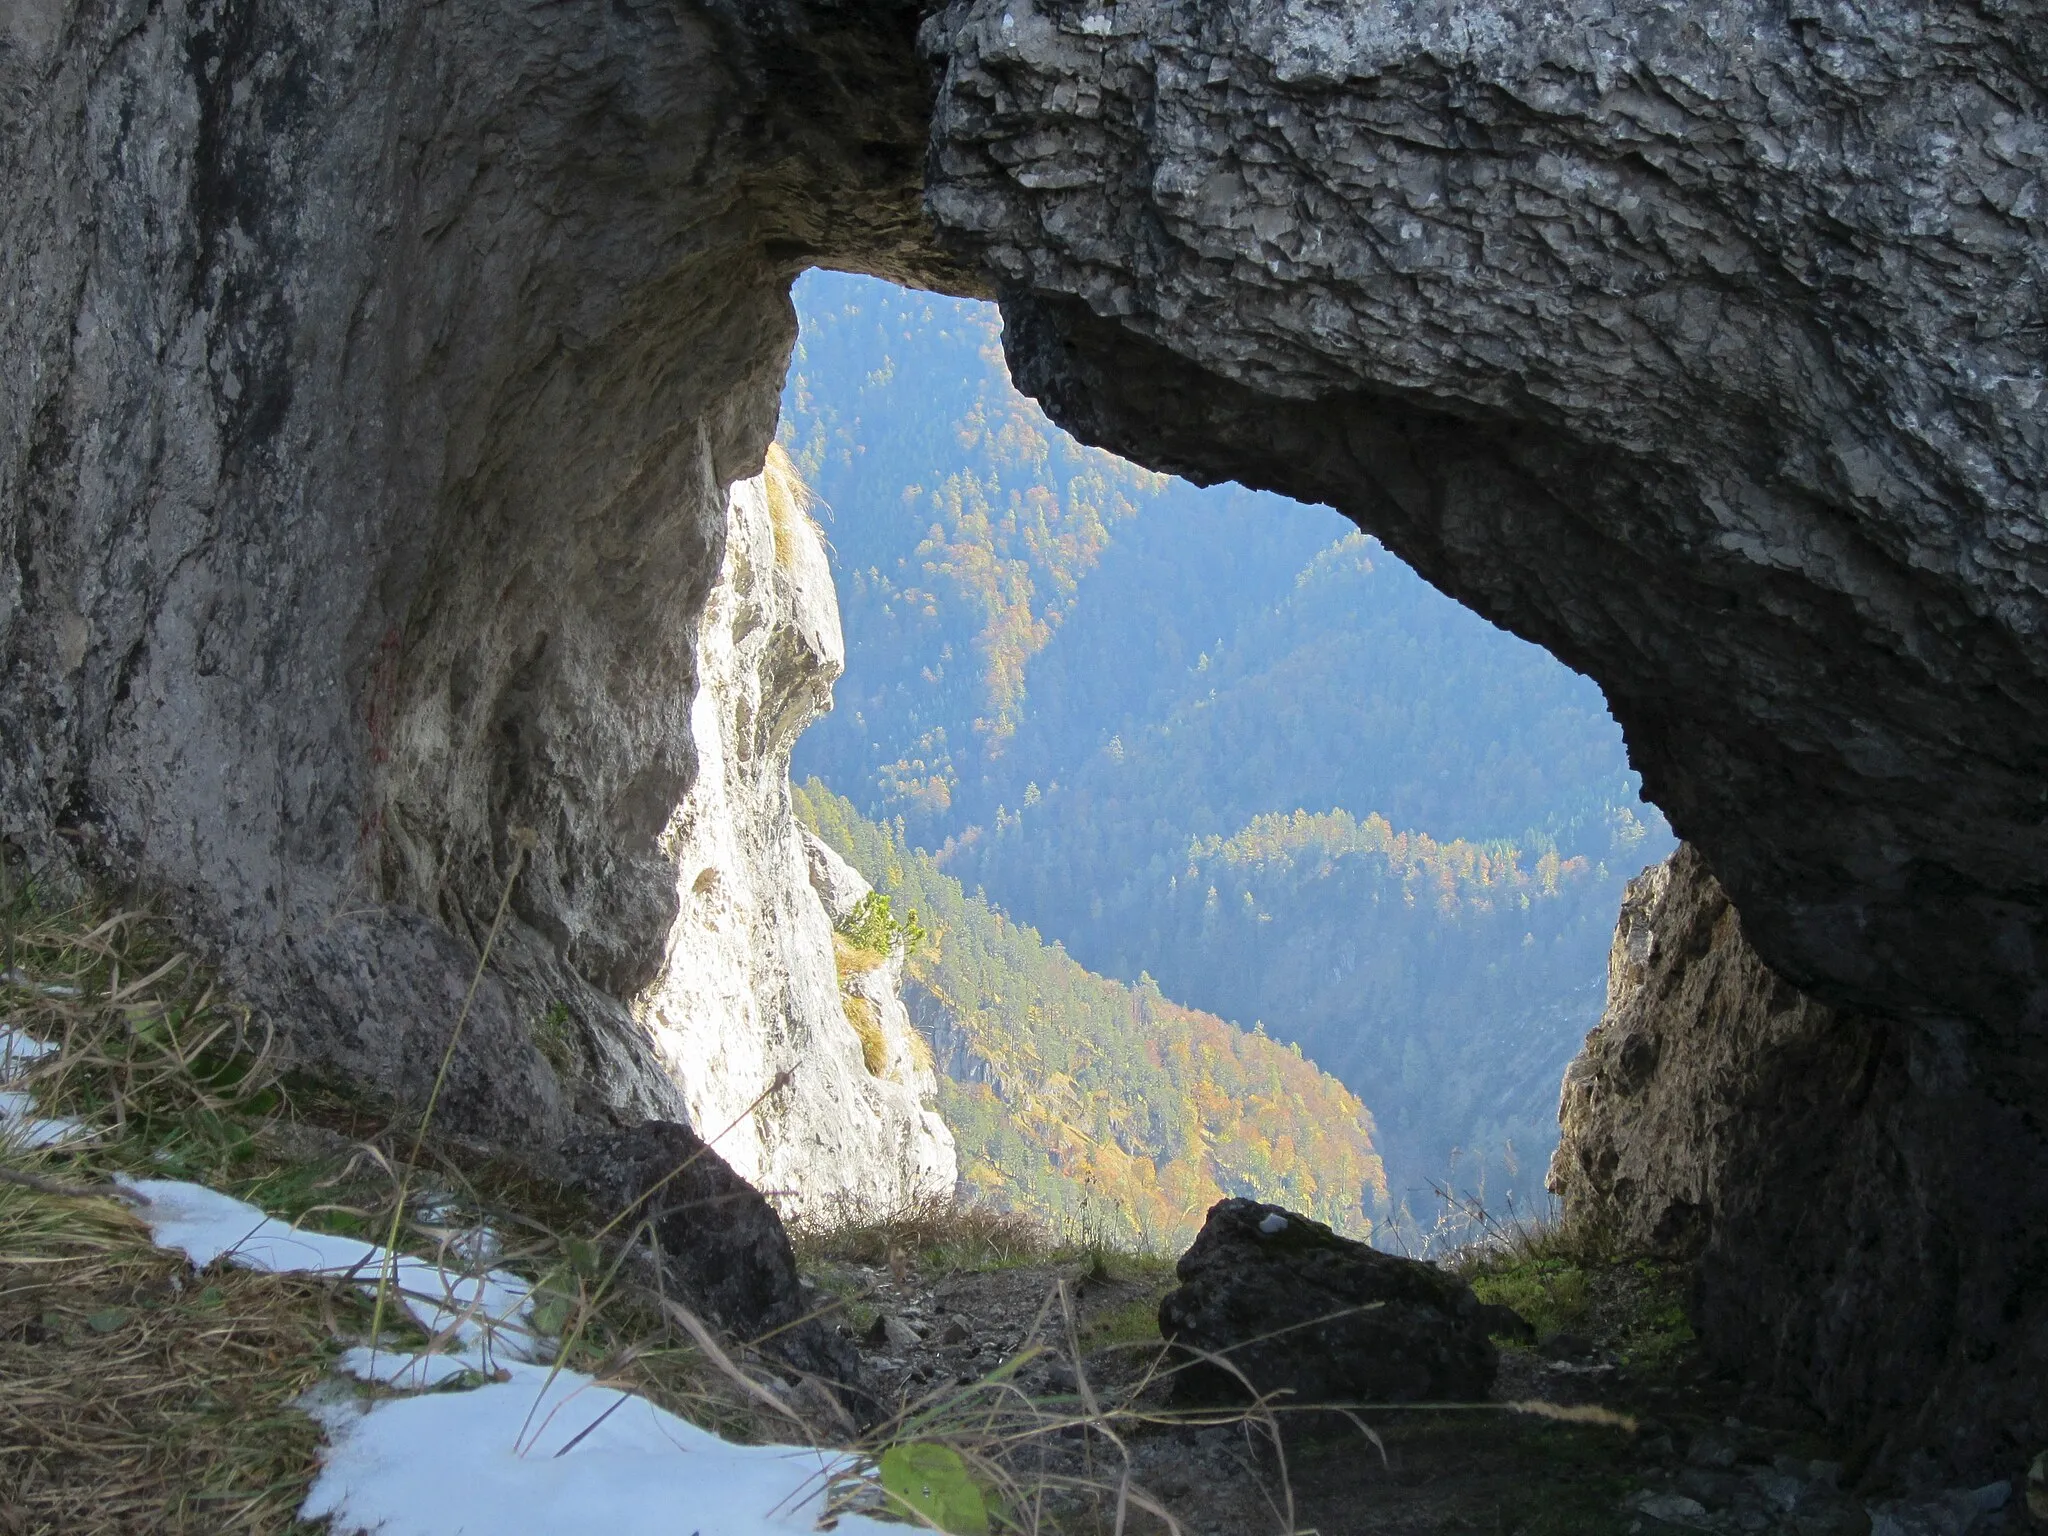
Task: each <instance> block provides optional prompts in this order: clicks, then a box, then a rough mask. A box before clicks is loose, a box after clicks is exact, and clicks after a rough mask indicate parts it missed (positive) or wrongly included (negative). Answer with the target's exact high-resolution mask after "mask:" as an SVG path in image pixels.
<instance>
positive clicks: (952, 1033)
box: [796, 779, 1387, 1248]
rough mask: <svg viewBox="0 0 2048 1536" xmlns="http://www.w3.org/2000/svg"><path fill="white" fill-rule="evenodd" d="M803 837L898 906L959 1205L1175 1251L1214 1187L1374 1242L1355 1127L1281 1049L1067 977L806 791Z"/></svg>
mask: <svg viewBox="0 0 2048 1536" xmlns="http://www.w3.org/2000/svg"><path fill="white" fill-rule="evenodd" d="M796 804H797V813H798V815H799V816H800V817H801V818H802V819H803V821H804V822H805V824H806V825H807V826H809V827H810V829H811V830H812V831H814V832H816V833H817V834H818V835H819V836H820V837H822V838H823V839H824V840H825V841H826V842H828V843H830V844H831V845H832V846H833V847H834V848H835V849H837V850H838V851H839V853H840V854H841V855H842V856H843V857H845V858H846V859H847V861H848V862H849V863H851V864H853V865H854V867H855V868H857V869H859V870H861V871H862V872H863V873H864V874H866V875H868V876H869V877H870V878H871V879H872V880H874V881H875V882H876V884H877V886H878V888H879V889H880V890H881V891H882V892H883V893H884V894H886V895H887V896H888V897H889V898H890V900H891V903H892V905H893V907H894V908H895V909H896V910H899V911H906V912H915V913H916V914H917V921H918V924H919V925H920V927H921V928H922V929H923V930H924V933H925V938H924V941H923V942H922V943H921V944H919V945H918V946H916V947H915V948H914V949H913V951H912V952H911V954H910V955H909V957H908V961H907V964H906V967H905V971H906V975H905V985H904V992H905V1000H906V1001H907V1002H908V1003H909V1005H910V1009H911V1014H912V1017H913V1018H914V1019H915V1020H916V1021H917V1023H918V1024H919V1026H920V1027H921V1028H922V1029H924V1030H925V1031H926V1032H927V1033H928V1034H929V1035H930V1037H931V1039H932V1041H933V1045H934V1049H935V1052H936V1054H937V1057H938V1060H939V1065H940V1067H941V1068H942V1073H941V1078H940V1098H939V1108H940V1113H941V1114H942V1115H943V1116H944V1117H945V1120H946V1123H947V1124H948V1125H949V1126H951V1127H952V1129H953V1134H954V1136H955V1138H956V1139H957V1141H958V1143H959V1149H960V1163H961V1172H962V1176H963V1177H964V1179H965V1180H966V1182H967V1184H968V1186H969V1188H970V1189H971V1190H973V1191H974V1192H975V1193H976V1194H978V1195H980V1196H981V1197H983V1198H985V1199H989V1200H993V1201H996V1202H998V1203H1001V1204H1004V1205H1009V1206H1012V1207H1015V1208H1018V1209H1022V1210H1026V1211H1030V1212H1032V1213H1033V1214H1035V1215H1037V1216H1039V1217H1041V1218H1043V1219H1045V1220H1047V1221H1048V1222H1050V1223H1051V1224H1053V1225H1054V1226H1055V1227H1056V1228H1060V1229H1063V1230H1066V1231H1069V1232H1073V1233H1076V1234H1086V1235H1089V1236H1099V1237H1107V1238H1110V1239H1112V1240H1115V1241H1119V1242H1124V1243H1133V1242H1135V1243H1140V1244H1143V1245H1145V1246H1148V1247H1158V1248H1168V1247H1178V1246H1185V1245H1186V1244H1187V1242H1189V1241H1190V1240H1191V1239H1192V1238H1193V1236H1194V1234H1195V1232H1196V1230H1197V1229H1198V1228H1199V1227H1200V1226H1201V1223H1202V1216H1203V1213H1204V1212H1206V1211H1207V1210H1208V1208H1209V1207H1210V1206H1211V1205H1212V1204H1214V1203H1215V1202H1216V1201H1218V1200H1220V1199H1222V1198H1223V1197H1224V1196H1225V1195H1249V1196H1253V1197H1255V1198H1258V1199H1262V1200H1272V1201H1276V1202H1278V1203H1280V1204H1283V1205H1287V1206H1290V1207H1292V1208H1293V1209H1295V1210H1300V1211H1305V1212H1308V1213H1310V1214H1312V1215H1314V1216H1316V1217H1318V1218H1319V1219H1321V1220H1323V1221H1327V1222H1329V1223H1330V1224H1331V1225H1332V1226H1335V1227H1337V1228H1339V1229H1341V1230H1344V1231H1348V1232H1352V1233H1354V1234H1356V1235H1358V1236H1369V1235H1371V1232H1372V1228H1373V1217H1374V1216H1375V1215H1376V1214H1379V1213H1383V1212H1384V1211H1385V1209H1386V1206H1387V1185H1386V1174H1385V1170H1384V1168H1383V1167H1382V1164H1381V1160H1380V1157H1379V1155H1378V1152H1377V1151H1376V1150H1375V1148H1374V1146H1373V1142H1372V1117H1371V1115H1370V1114H1368V1113H1367V1111H1366V1108H1365V1106H1364V1105H1363V1104H1362V1103H1360V1102H1359V1099H1358V1096H1357V1095H1356V1094H1354V1093H1352V1092H1350V1091H1349V1090H1348V1089H1346V1088H1345V1087H1344V1085H1343V1084H1341V1083H1339V1082H1337V1081H1336V1080H1335V1079H1333V1078H1331V1077H1329V1076H1327V1075H1326V1074H1324V1073H1323V1072H1320V1071H1318V1070H1317V1069H1316V1067H1315V1066H1314V1065H1313V1064H1312V1063H1310V1062H1307V1061H1305V1060H1304V1059H1303V1058H1302V1054H1301V1050H1300V1048H1299V1047H1296V1046H1288V1045H1284V1044H1282V1043H1281V1042H1279V1041H1277V1040H1271V1039H1268V1038H1266V1037H1265V1036H1264V1035H1262V1034H1258V1033H1247V1032H1246V1031H1244V1030H1241V1029H1238V1028H1236V1027H1235V1026H1234V1025H1231V1024H1228V1023H1225V1022H1224V1021H1223V1020H1222V1019H1219V1018H1215V1017H1213V1016H1212V1015H1209V1014H1205V1013H1200V1012H1197V1011H1196V1010H1194V1009H1191V1008H1182V1007H1178V1006H1176V1005H1175V1004H1173V1003H1170V1002H1168V1001H1167V1000H1166V998H1165V997H1163V996H1162V995H1161V994H1160V991H1159V988H1158V986H1157V985H1156V984H1155V983H1153V982H1152V981H1151V980H1150V978H1141V979H1140V980H1139V982H1138V983H1137V984H1136V985H1134V986H1127V985H1124V984H1122V983H1120V982H1115V981H1111V980H1108V979H1106V978H1104V977H1101V976H1097V975H1095V974H1094V973H1093V972H1090V971H1088V970H1085V969H1083V968H1082V967H1081V966H1080V965H1079V964H1077V963H1076V962H1075V961H1074V960H1073V959H1072V958H1071V957H1070V956H1069V955H1068V954H1067V953H1066V951H1065V950H1063V949H1061V948H1060V947H1059V946H1058V945H1057V944H1048V943H1046V942H1045V941H1044V940H1043V939H1042V938H1041V937H1040V936H1039V935H1038V933H1037V932H1036V931H1034V930H1033V929H1031V928H1028V927H1026V926H1024V925H1022V924H1020V923H1015V922H1012V921H1010V920H1009V919H1008V918H1006V917H1005V916H1004V915H1003V914H1002V913H1001V912H999V911H997V910H996V909H995V908H994V907H992V906H990V905H989V904H988V903H987V902H986V901H984V900H982V899H981V898H979V897H975V896H969V895H968V894H967V893H966V892H964V891H963V890H961V888H960V882H959V881H957V880H955V879H953V878H952V877H951V876H950V875H947V874H945V873H944V872H943V871H941V870H940V869H939V868H938V866H937V865H936V864H935V863H934V862H933V860H932V857H931V855H929V854H927V853H924V852H921V851H918V850H915V849H912V848H909V847H907V846H906V845H905V844H904V842H903V840H902V835H901V834H900V833H899V832H898V831H897V830H896V829H895V828H894V827H893V826H888V825H878V824H876V823H873V822H870V821H867V820H866V819H865V818H863V817H862V816H861V815H860V814H859V812H858V811H856V810H855V809H854V808H853V806H852V804H851V803H849V802H848V801H846V800H844V799H842V798H840V797H839V796H837V795H834V794H833V793H832V792H831V791H830V790H828V789H826V788H825V786H824V785H823V784H821V783H819V782H818V781H817V780H815V779H813V780H812V781H810V782H809V783H808V784H805V785H803V786H801V787H799V788H798V789H797V791H796Z"/></svg>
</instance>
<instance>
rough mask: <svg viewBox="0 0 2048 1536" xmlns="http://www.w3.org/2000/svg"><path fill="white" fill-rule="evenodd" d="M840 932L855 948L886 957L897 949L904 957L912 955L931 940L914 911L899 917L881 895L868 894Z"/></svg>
mask: <svg viewBox="0 0 2048 1536" xmlns="http://www.w3.org/2000/svg"><path fill="white" fill-rule="evenodd" d="M839 932H840V933H841V934H842V935H844V937H845V938H846V941H847V942H848V943H849V944H851V945H853V946H854V948H856V949H864V950H867V951H869V952H870V953H872V954H878V955H887V954H889V953H890V952H891V951H893V950H895V949H896V948H898V947H899V946H900V947H901V948H902V950H903V952H904V953H905V954H906V955H914V954H916V953H917V952H918V951H919V950H920V949H922V948H924V946H925V943H926V941H927V940H928V939H929V938H930V935H929V934H927V933H926V932H925V931H924V928H923V926H922V925H921V924H920V923H919V922H918V920H917V909H916V908H915V907H913V908H911V909H910V911H909V912H908V913H907V914H905V915H904V916H902V917H898V916H896V914H895V913H894V912H892V911H891V910H890V909H889V898H888V897H887V896H885V895H883V894H882V893H881V892H880V891H869V892H868V893H867V895H865V896H863V897H861V899H860V900H859V901H858V902H857V903H855V905H854V909H853V910H852V911H851V912H849V913H847V915H846V920H845V921H844V922H842V923H841V924H840V925H839Z"/></svg>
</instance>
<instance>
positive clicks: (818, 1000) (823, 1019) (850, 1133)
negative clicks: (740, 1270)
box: [634, 477, 956, 1215]
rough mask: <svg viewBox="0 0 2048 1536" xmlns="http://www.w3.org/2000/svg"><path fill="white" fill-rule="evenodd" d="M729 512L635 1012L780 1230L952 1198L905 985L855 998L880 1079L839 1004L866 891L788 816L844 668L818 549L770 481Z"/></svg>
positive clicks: (868, 982) (744, 488)
mask: <svg viewBox="0 0 2048 1536" xmlns="http://www.w3.org/2000/svg"><path fill="white" fill-rule="evenodd" d="M731 507H732V515H731V520H730V523H729V526H728V529H727V535H726V539H725V557H724V561H723V563H722V564H721V566H720V568H719V572H718V578H717V580H716V581H715V582H714V583H713V585H712V588H711V595H710V598H709V601H708V602H707V604H706V606H705V609H704V615H703V620H702V627H701V630H700V633H699V636H698V644H697V659H698V680H699V681H698V690H697V697H696V699H695V700H694V702H693V703H692V705H691V715H690V739H691V741H692V743H693V744H694V745H695V747H696V751H697V773H696V777H695V780H694V782H693V783H692V784H691V786H690V790H689V793H688V794H687V795H685V796H684V797H683V801H682V804H681V805H680V806H679V807H678V808H677V810H676V812H675V814H674V815H673V816H672V817H671V818H670V821H669V825H668V828H667V830H666V831H665V832H664V834H663V837H662V847H663V850H664V852H665V854H666V855H667V857H668V859H669V860H670V862H671V864H672V867H673V869H674V879H675V891H676V902H677V908H678V910H677V916H676V920H675V923H674V925H673V926H672V927H671V928H670V930H669V934H668V942H667V952H666V958H665V960H664V962H663V965H662V969H661V972H660V974H659V975H658V976H657V977H656V978H655V980H654V982H653V984H652V985H651V986H650V987H649V988H648V989H647V990H646V991H645V992H644V993H642V994H641V995H640V997H639V998H638V1000H637V1001H636V1003H635V1005H634V1012H635V1015H636V1016H637V1018H638V1019H639V1020H640V1022H641V1023H642V1025H643V1026H644V1028H645V1030H646V1032H647V1036H648V1038H649V1039H650V1040H651V1041H652V1042H653V1045H654V1050H655V1054H656V1056H657V1057H658V1059H659V1062H660V1065H661V1068H662V1071H663V1075H664V1076H665V1078H666V1079H668V1080H670V1081H672V1082H674V1083H675V1084H676V1085H677V1087H678V1088H679V1089H680V1092H681V1096H682V1100H683V1103H684V1105H685V1106H686V1108H687V1110H688V1114H689V1119H690V1123H691V1124H692V1125H694V1126H695V1127H696V1128H697V1130H698V1132H699V1133H700V1134H702V1135H704V1136H706V1137H709V1138H713V1140H714V1142H715V1145H716V1146H717V1148H718V1151H719V1153H720V1155H721V1156H722V1157H723V1158H724V1159H725V1161H726V1162H727V1163H729V1164H730V1165H731V1166H732V1167H733V1168H734V1169H735V1170H736V1171H737V1172H738V1173H739V1174H740V1175H741V1176H742V1177H744V1178H746V1179H748V1180H751V1181H752V1182H753V1183H754V1184H756V1185H757V1186H759V1187H760V1188H761V1189H763V1190H766V1191H768V1192H769V1194H770V1196H771V1197H772V1198H773V1199H774V1201H775V1202H776V1204H777V1205H778V1206H779V1207H781V1208H782V1209H783V1210H784V1211H786V1212H789V1213H791V1214H807V1215H819V1214H827V1215H830V1214H842V1213H852V1212H855V1211H889V1210H895V1209H897V1208H900V1207H902V1206H904V1205H907V1204H911V1203H913V1202H915V1201H917V1200H919V1199H923V1198H926V1197H930V1196H948V1195H950V1194H951V1193H952V1190H953V1184H954V1179H955V1172H956V1169H955V1160H954V1153H953V1138H952V1134H951V1133H950V1132H949V1131H947V1129H946V1128H945V1125H944V1123H943V1122H942V1121H940V1119H939V1118H938V1115H937V1114H936V1113H935V1112H934V1111H933V1110H932V1109H931V1108H930V1107H929V1104H930V1098H931V1096H932V1095H933V1094H935V1093H936V1092H937V1089H938V1084H937V1082H936V1080H935V1079H934V1078H932V1076H931V1073H930V1071H929V1068H928V1067H927V1068H926V1070H925V1071H924V1072H923V1074H922V1077H920V1076H919V1074H918V1072H917V1071H916V1058H915V1054H914V1053H915V1046H914V1040H915V1036H914V1034H913V1032H912V1030H911V1027H910V1020H909V1016H908V1014H907V1013H906V1012H905V1011H904V1006H903V1002H902V999H901V998H900V997H898V996H897V994H896V990H895V988H896V983H897V980H898V976H899V972H898V970H897V969H896V968H895V967H894V965H893V964H892V965H890V966H884V967H880V968H878V969H877V970H876V971H874V972H871V973H869V974H867V975H864V976H861V977H859V978H857V982H858V984H859V986H860V987H861V989H862V992H861V995H862V997H863V999H864V1000H865V1001H866V1002H867V1004H868V1007H869V1008H870V1009H871V1010H872V1016H873V1017H876V1018H877V1019H878V1020H879V1021H880V1022H881V1026H882V1028H883V1031H884V1039H885V1040H887V1041H888V1042H889V1044H890V1052H889V1059H888V1064H887V1066H886V1067H885V1069H884V1070H883V1071H882V1072H881V1073H879V1074H874V1073H870V1071H869V1070H868V1067H867V1065H866V1064H865V1063H864V1061H863V1059H862V1049H861V1043H860V1041H859V1039H858V1038H857V1037H856V1035H855V1033H854V1029H853V1027H852V1025H851V1024H849V1023H848V1021H847V1017H846V1013H845V1011H844V1009H843V1007H842V1005H841V1002H840V989H839V979H838V975H837V972H836V970H835V968H834V964H833V942H832V918H831V916H830V915H829V911H830V908H831V907H839V906H843V907H844V909H845V910H846V911H851V910H852V905H853V903H854V902H857V901H858V900H859V899H860V897H861V896H862V895H865V894H866V892H867V889H868V886H867V882H866V881H864V880H862V879H861V877H860V876H859V874H857V873H856V872H855V871H853V870H852V869H850V868H848V867H847V866H846V865H845V863H844V862H843V861H841V860H839V858H838V856H837V855H836V854H833V853H832V852H831V850H830V849H828V848H824V846H823V845H822V844H820V843H818V842H817V841H816V840H815V839H814V838H812V837H811V836H810V834H808V833H807V832H805V831H804V829H803V828H802V827H801V826H800V825H799V824H798V823H797V820H796V816H795V813H794V810H793V809H792V806H791V803H790V790H789V753H790V748H791V747H793V746H794V745H795V744H796V739H797V737H798V735H800V734H801V733H802V731H803V729H804V727H806V726H807V725H809V724H810V723H811V722H812V721H813V720H814V719H816V718H817V716H818V715H819V714H820V713H822V712H823V711H824V710H825V709H828V708H829V707H830V706H831V687H832V682H833V680H834V679H835V678H837V677H838V676H839V674H840V671H841V670H842V668H843V667H844V665H845V648H844V643H843V641H842V640H841V637H840V631H839V608H838V603H837V600H836V599H835V597H834V595H833V591H832V574H831V570H830V568H829V567H828V566H827V564H826V561H825V550H824V544H823V540H822V539H821V537H820V536H819V533H818V530H817V528H816V527H815V526H814V525H813V524H812V523H811V522H810V521H809V519H808V518H806V517H804V516H803V515H802V513H801V512H798V511H794V510H792V509H790V508H789V507H788V506H787V505H786V504H785V506H784V508H783V511H782V513H781V514H780V515H779V516H778V514H777V513H776V512H774V511H773V510H772V509H771V505H770V498H769V496H768V494H767V491H766V485H765V477H763V478H758V479H754V480H749V481H745V482H742V483H741V484H739V485H737V486H735V487H734V488H733V493H732V497H731ZM828 860H829V861H830V862H829V863H828V862H827V861H828ZM849 897H850V899H849ZM828 903H829V904H830V906H829V907H828ZM842 915H843V914H842ZM892 1026H893V1027H892Z"/></svg>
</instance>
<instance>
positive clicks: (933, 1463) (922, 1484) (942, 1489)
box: [881, 1442, 988, 1536]
mask: <svg viewBox="0 0 2048 1536" xmlns="http://www.w3.org/2000/svg"><path fill="white" fill-rule="evenodd" d="M881 1468H882V1491H883V1492H884V1493H885V1494H887V1495H888V1496H889V1498H890V1500H891V1502H892V1503H894V1504H897V1505H900V1506H901V1507H902V1508H903V1509H904V1510H905V1511H906V1512H908V1513H910V1514H913V1515H917V1516H919V1517H920V1518H922V1519H924V1520H926V1521H929V1522H930V1523H931V1524H932V1525H935V1526H937V1527H938V1528H939V1529H940V1530H942V1531H946V1532H949V1533H950V1536H988V1501H987V1499H986V1498H985V1497H984V1496H983V1494H982V1491H981V1484H980V1483H978V1482H976V1481H975V1479H974V1474H973V1473H972V1472H970V1471H968V1470H967V1463H966V1462H965V1461H964V1460H963V1459H962V1458H961V1455H960V1453H959V1452H958V1451H956V1450H954V1449H953V1448H952V1447H951V1446H947V1445H927V1444H919V1443H916V1442H912V1443H911V1444H908V1445H892V1446H890V1447H889V1448H888V1449H887V1450H886V1451H884V1452H882V1461H881Z"/></svg>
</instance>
